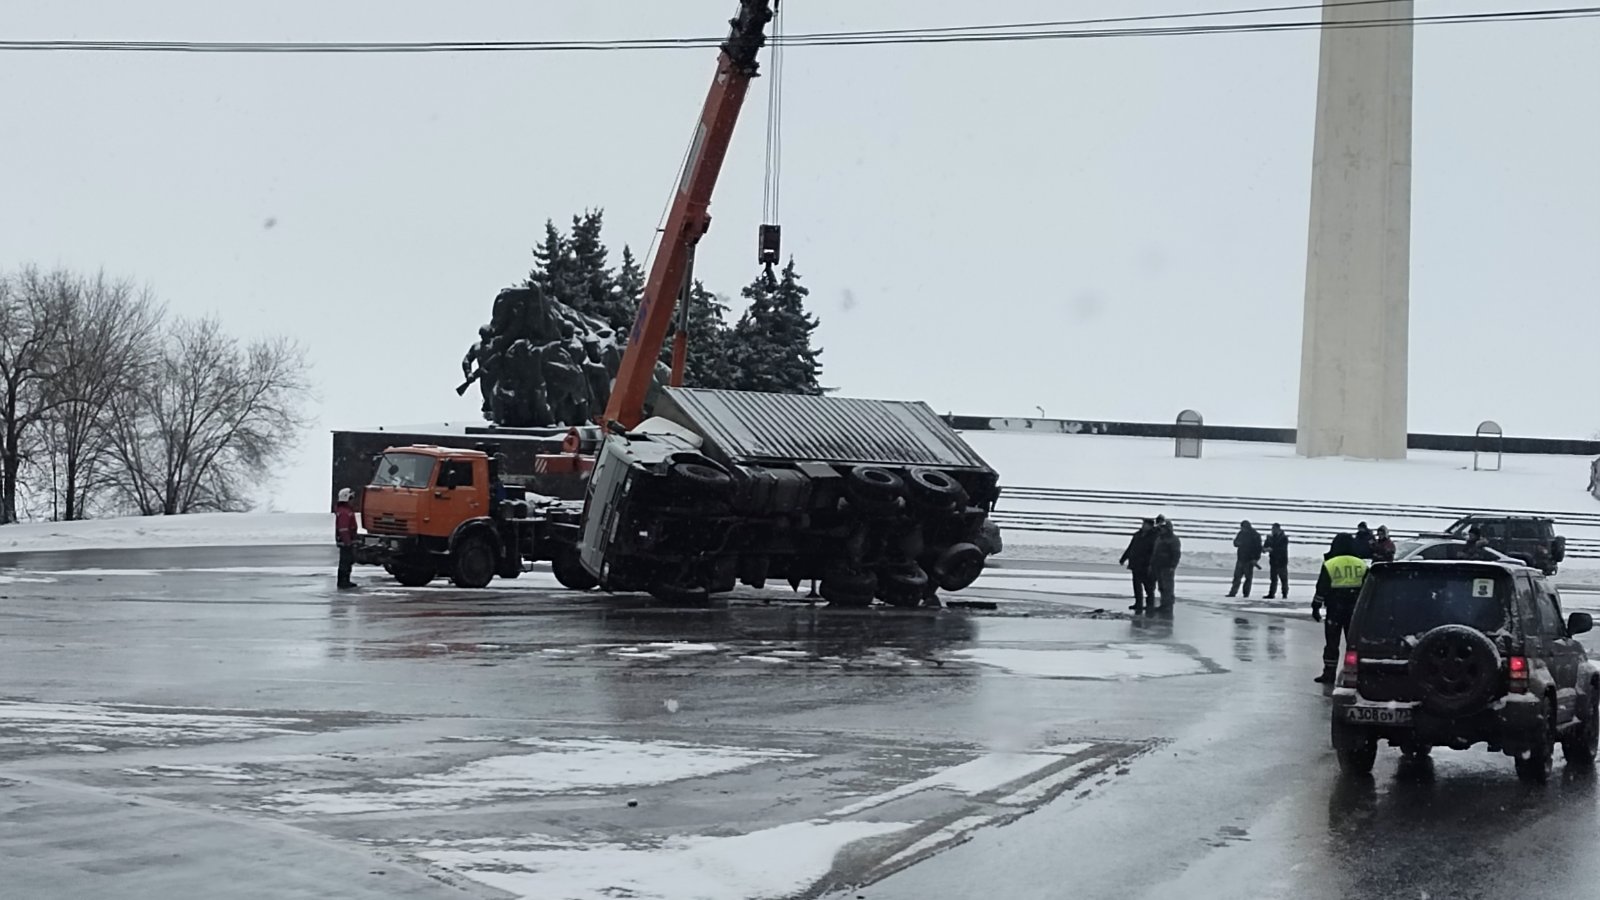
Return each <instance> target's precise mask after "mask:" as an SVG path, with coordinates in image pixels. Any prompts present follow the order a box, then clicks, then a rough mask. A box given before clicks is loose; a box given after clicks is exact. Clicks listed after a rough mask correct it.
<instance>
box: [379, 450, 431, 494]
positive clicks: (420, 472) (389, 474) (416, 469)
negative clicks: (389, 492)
mask: <svg viewBox="0 0 1600 900" xmlns="http://www.w3.org/2000/svg"><path fill="white" fill-rule="evenodd" d="M432 475H433V457H431V456H423V455H422V454H420V453H385V454H384V455H383V457H382V458H381V459H379V460H378V471H377V473H376V474H374V475H373V476H372V483H373V485H375V486H377V487H406V488H425V487H427V486H428V479H429V477H430V476H432Z"/></svg>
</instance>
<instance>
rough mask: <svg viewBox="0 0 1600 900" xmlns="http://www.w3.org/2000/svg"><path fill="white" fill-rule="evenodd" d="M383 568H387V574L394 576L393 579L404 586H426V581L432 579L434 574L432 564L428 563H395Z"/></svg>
mask: <svg viewBox="0 0 1600 900" xmlns="http://www.w3.org/2000/svg"><path fill="white" fill-rule="evenodd" d="M384 568H386V569H388V570H389V574H390V575H393V576H394V580H395V581H398V582H400V584H402V585H403V586H405V587H426V586H427V584H428V582H430V581H432V580H433V575H434V572H433V566H432V564H429V563H422V564H419V565H403V564H395V565H390V566H385V567H384Z"/></svg>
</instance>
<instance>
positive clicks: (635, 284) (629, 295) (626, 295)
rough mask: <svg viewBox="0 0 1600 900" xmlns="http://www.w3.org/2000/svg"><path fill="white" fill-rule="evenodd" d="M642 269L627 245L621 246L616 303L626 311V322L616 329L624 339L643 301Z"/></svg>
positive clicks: (643, 274)
mask: <svg viewBox="0 0 1600 900" xmlns="http://www.w3.org/2000/svg"><path fill="white" fill-rule="evenodd" d="M644 279H645V273H644V267H643V266H641V265H639V261H638V260H637V259H634V258H633V250H632V249H631V248H630V247H629V246H628V245H627V244H623V245H622V265H620V266H618V267H617V278H616V292H615V293H616V295H617V303H618V304H619V305H620V306H621V308H622V309H623V310H625V311H626V321H625V322H624V323H623V325H622V327H621V328H620V329H618V334H621V335H622V336H623V338H624V339H626V338H627V335H628V332H629V331H630V330H632V328H633V317H634V315H635V314H636V313H637V312H638V311H639V302H640V301H641V300H643V299H644Z"/></svg>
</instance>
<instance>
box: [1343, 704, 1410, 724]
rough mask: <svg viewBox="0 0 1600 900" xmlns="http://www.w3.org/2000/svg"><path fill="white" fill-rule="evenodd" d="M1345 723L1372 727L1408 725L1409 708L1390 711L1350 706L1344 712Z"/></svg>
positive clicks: (1379, 708)
mask: <svg viewBox="0 0 1600 900" xmlns="http://www.w3.org/2000/svg"><path fill="white" fill-rule="evenodd" d="M1344 718H1345V721H1346V722H1365V723H1369V724H1373V725H1410V724H1411V707H1409V706H1401V707H1397V708H1394V709H1390V708H1388V707H1385V706H1352V707H1349V708H1348V709H1346V710H1345V711H1344Z"/></svg>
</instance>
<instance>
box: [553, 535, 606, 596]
mask: <svg viewBox="0 0 1600 900" xmlns="http://www.w3.org/2000/svg"><path fill="white" fill-rule="evenodd" d="M550 570H551V572H552V573H554V574H555V576H556V581H557V582H559V583H560V584H561V586H562V587H564V588H566V589H567V590H569V591H590V590H594V588H595V587H596V586H597V585H599V583H600V582H599V581H598V580H596V579H595V577H594V576H593V575H590V574H589V570H588V569H585V568H584V567H583V563H581V562H579V561H578V548H577V547H574V546H572V545H571V544H568V545H566V546H564V547H562V548H561V549H560V550H557V551H556V557H555V559H552V560H551V561H550Z"/></svg>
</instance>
